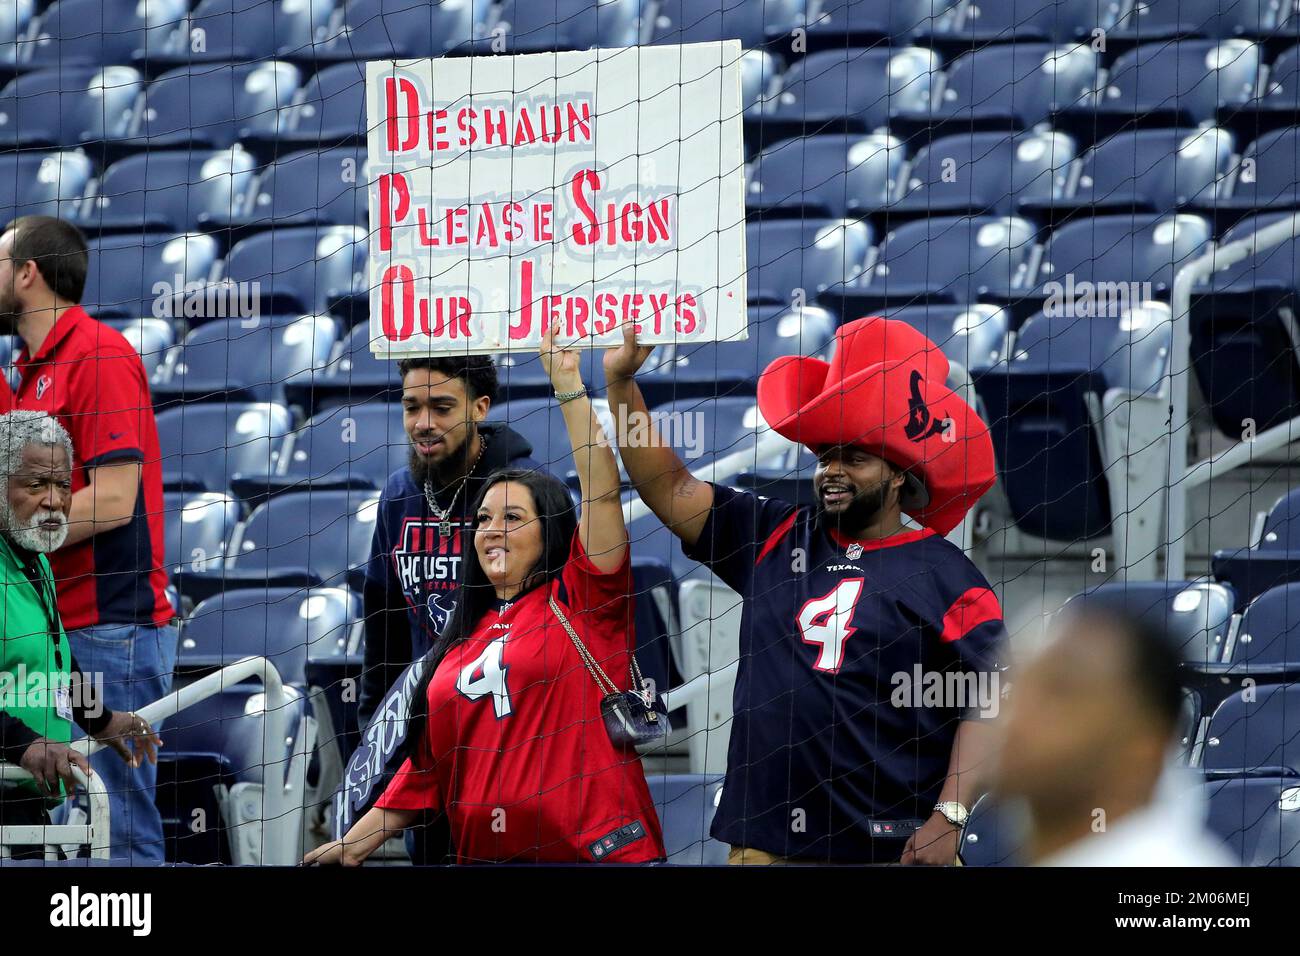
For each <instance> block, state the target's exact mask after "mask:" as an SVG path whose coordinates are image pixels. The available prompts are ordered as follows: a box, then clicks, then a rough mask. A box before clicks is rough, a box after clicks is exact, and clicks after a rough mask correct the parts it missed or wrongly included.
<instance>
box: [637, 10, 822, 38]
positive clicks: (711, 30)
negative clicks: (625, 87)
mask: <svg viewBox="0 0 1300 956" xmlns="http://www.w3.org/2000/svg"><path fill="white" fill-rule="evenodd" d="M803 23H804V0H663V2H661V3H659V4H657V5H656V8H655V18H654V23H653V25H652V27H651V30H650V41H651V42H652V43H706V42H708V41H710V40H731V39H736V40H739V41H740V43H741V46H743V47H745V49H761V48H763V47H765V46H767V44H768V43H769V41H770V40H775V39H776V38H778V37H782V36H785V37H788V36H789V35H790V31H792V30H793V29H794V28H795V27H797V26H801V25H803Z"/></svg>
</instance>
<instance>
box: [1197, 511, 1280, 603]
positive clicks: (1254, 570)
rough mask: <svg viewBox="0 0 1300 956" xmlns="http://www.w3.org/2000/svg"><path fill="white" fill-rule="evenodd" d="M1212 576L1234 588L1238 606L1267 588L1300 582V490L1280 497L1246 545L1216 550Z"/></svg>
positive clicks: (1249, 600) (1251, 599)
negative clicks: (1251, 542) (1256, 538)
mask: <svg viewBox="0 0 1300 956" xmlns="http://www.w3.org/2000/svg"><path fill="white" fill-rule="evenodd" d="M1213 567H1214V576H1215V577H1216V578H1218V579H1219V580H1220V581H1228V582H1230V583H1231V584H1232V586H1233V587H1234V588H1235V589H1236V591H1237V602H1238V607H1239V608H1243V607H1244V605H1246V604H1248V603H1249V602H1251V601H1253V600H1254V599H1255V598H1257V597H1258V596H1259V595H1261V594H1263V593H1264V592H1266V591H1268V590H1269V589H1270V588H1274V587H1277V586H1278V585H1280V584H1286V583H1287V582H1289V581H1300V490H1296V491H1291V492H1288V493H1287V494H1285V495H1283V496H1282V497H1281V498H1279V499H1278V500H1277V501H1276V502H1275V503H1274V504H1273V507H1272V508H1271V509H1270V510H1269V513H1268V515H1267V516H1265V519H1264V522H1263V526H1262V527H1261V528H1260V533H1259V540H1258V541H1256V542H1255V543H1254V544H1253V545H1252V546H1251V547H1249V548H1233V549H1231V550H1222V551H1216V552H1215V553H1214V559H1213Z"/></svg>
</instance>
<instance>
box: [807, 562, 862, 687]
mask: <svg viewBox="0 0 1300 956" xmlns="http://www.w3.org/2000/svg"><path fill="white" fill-rule="evenodd" d="M862 583H863V579H862V578H845V579H844V580H843V581H841V582H840V583H839V584H837V585H835V590H833V591H831V592H830V593H829V594H826V595H823V596H822V597H819V598H813V599H812V600H811V601H808V602H807V603H806V604H804V606H803V607H801V608H800V609H799V616H798V618H797V619H796V620H797V622H798V624H799V633H800V635H801V636H802V637H803V640H804V643H805V644H820V645H821V652H820V653H819V654H818V655H817V660H816V661H815V662H814V663H813V668H814V669H815V670H819V671H825V672H827V673H828V674H834V673H837V672H838V671H839V669H840V665H841V664H842V663H844V642H845V641H847V640H848V639H849V636H850V635H851V634H853V632H854V631H856V630H857V628H855V627H849V621H851V620H853V611H854V609H855V608H856V607H857V606H858V598H859V597H861V596H862Z"/></svg>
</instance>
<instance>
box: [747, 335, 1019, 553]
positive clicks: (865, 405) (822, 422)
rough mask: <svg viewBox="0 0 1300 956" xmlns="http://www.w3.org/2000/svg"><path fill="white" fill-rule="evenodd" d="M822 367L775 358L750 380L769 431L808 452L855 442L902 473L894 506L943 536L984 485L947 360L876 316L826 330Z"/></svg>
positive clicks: (985, 450) (980, 443) (967, 413)
mask: <svg viewBox="0 0 1300 956" xmlns="http://www.w3.org/2000/svg"><path fill="white" fill-rule="evenodd" d="M835 340H836V341H835V351H834V354H833V355H832V356H831V360H830V361H829V362H824V361H822V360H821V359H816V358H808V357H804V356H793V355H788V356H782V357H781V358H778V359H777V360H776V361H774V362H773V363H772V364H771V365H769V366H768V367H767V368H766V369H765V370H764V371H763V374H762V375H761V376H760V377H759V380H758V408H759V411H760V413H761V414H762V416H763V418H764V420H765V421H767V423H768V424H769V425H770V426H771V427H772V429H773V430H774V431H776V432H777V433H778V434H780V435H783V436H785V437H786V438H788V439H790V440H791V441H794V442H798V443H799V444H802V445H806V446H807V447H808V448H810V449H811V450H813V451H814V452H816V451H817V450H818V449H820V448H825V447H828V446H836V445H854V446H857V447H859V448H862V449H865V450H866V451H868V452H870V453H871V454H873V455H876V456H878V457H880V458H883V459H885V460H886V461H888V462H890V463H891V464H892V465H894V466H895V467H896V468H899V469H902V470H903V471H904V473H905V474H906V475H907V484H905V485H904V490H903V498H902V508H903V510H904V511H905V512H907V513H908V515H910V516H911V517H912V519H913V520H914V521H916V522H917V523H919V524H921V525H923V526H924V527H927V528H933V529H934V530H935V531H937V532H939V533H940V534H947V533H948V532H949V531H951V530H952V529H953V528H955V527H956V526H957V525H959V524H960V523H961V521H962V518H963V517H965V515H966V512H967V511H969V510H970V509H971V507H972V506H973V505H974V504H975V502H977V501H979V499H980V498H981V497H982V496H983V495H984V493H985V492H986V491H988V490H989V488H991V487H992V486H993V481H994V478H995V472H994V460H993V441H992V439H991V438H990V437H989V430H988V427H987V426H986V425H985V424H984V422H983V421H981V419H980V417H979V416H978V415H977V414H976V413H975V410H974V409H973V408H971V407H970V405H969V404H967V402H966V401H965V400H963V399H962V398H961V397H959V396H958V395H957V394H956V393H955V392H953V391H952V389H950V388H948V386H947V379H948V359H947V357H946V356H944V354H943V352H942V351H940V349H939V347H938V346H937V345H935V344H934V343H933V342H931V341H930V340H929V339H928V338H926V337H925V336H924V335H922V334H921V333H920V332H918V331H917V330H916V329H914V328H912V327H911V326H910V325H908V324H907V323H906V322H900V321H897V320H891V319H882V318H878V317H875V316H872V317H869V318H863V319H857V320H856V321H853V322H849V323H847V324H846V325H843V326H841V327H840V329H839V330H838V331H837V332H836V333H835Z"/></svg>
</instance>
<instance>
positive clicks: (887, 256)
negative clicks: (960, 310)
mask: <svg viewBox="0 0 1300 956" xmlns="http://www.w3.org/2000/svg"><path fill="white" fill-rule="evenodd" d="M1035 234H1036V230H1035V229H1034V227H1033V226H1032V225H1030V224H1029V223H1028V222H1027V221H1026V220H1024V219H1020V218H1018V217H1011V216H979V217H976V218H967V217H939V216H936V217H933V218H928V219H918V220H916V221H914V222H906V223H903V224H902V225H901V226H899V227H897V228H896V229H891V230H890V231H889V232H888V233H887V234H886V235H885V241H884V242H883V243H882V244H881V246H880V249H879V252H878V253H877V255H876V258H875V261H874V263H873V264H872V266H871V268H870V270H869V271H868V272H867V273H865V274H864V275H863V277H862V280H861V281H860V282H857V283H854V284H852V285H849V286H846V287H845V288H843V289H842V290H833V291H831V292H830V293H827V294H825V295H823V296H822V297H821V299H820V301H821V303H822V304H824V305H826V306H827V307H828V308H831V309H834V310H837V311H838V312H839V313H840V318H841V320H842V321H846V322H847V321H851V320H852V319H856V318H858V317H859V316H863V315H872V314H874V313H876V312H878V311H880V310H882V309H887V308H890V307H895V308H896V307H899V306H906V305H922V304H927V303H936V302H941V303H968V302H975V301H977V300H978V299H980V298H981V297H982V296H984V295H986V294H988V293H989V292H990V291H991V290H997V289H1002V288H1005V287H1007V286H1008V284H1013V283H1015V282H1016V281H1017V280H1018V279H1020V277H1021V276H1023V275H1024V273H1025V272H1026V271H1027V270H1028V268H1029V263H1030V258H1031V256H1032V254H1033V252H1034V236H1035Z"/></svg>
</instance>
